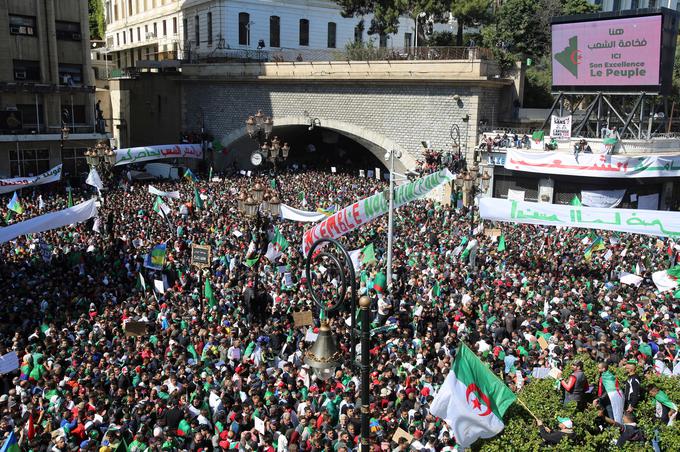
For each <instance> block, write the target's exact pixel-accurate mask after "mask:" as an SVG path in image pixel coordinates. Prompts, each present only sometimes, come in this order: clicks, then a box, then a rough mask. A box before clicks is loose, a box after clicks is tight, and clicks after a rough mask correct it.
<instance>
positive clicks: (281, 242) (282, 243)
mask: <svg viewBox="0 0 680 452" xmlns="http://www.w3.org/2000/svg"><path fill="white" fill-rule="evenodd" d="M286 248H288V240H286V238H285V237H284V236H283V234H281V231H279V228H275V229H274V237H272V240H271V242H269V245H267V253H266V254H265V255H264V256H265V257H266V258H267V259H269V261H270V262H274V261H275V260H276V259H277V258H278V257H279V256H281V254H283V252H284V251H285V250H286Z"/></svg>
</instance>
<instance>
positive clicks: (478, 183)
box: [455, 165, 491, 223]
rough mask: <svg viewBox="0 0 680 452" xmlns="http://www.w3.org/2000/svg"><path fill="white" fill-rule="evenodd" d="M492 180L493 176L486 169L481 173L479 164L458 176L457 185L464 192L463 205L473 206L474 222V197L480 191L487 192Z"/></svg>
mask: <svg viewBox="0 0 680 452" xmlns="http://www.w3.org/2000/svg"><path fill="white" fill-rule="evenodd" d="M490 182H491V176H489V173H488V172H487V171H486V170H484V172H483V173H482V174H480V171H479V168H478V167H477V165H475V166H473V167H472V168H470V170H469V171H465V172H463V174H462V177H457V178H456V182H455V184H456V187H457V188H458V189H459V190H462V192H463V205H464V206H465V207H471V208H472V212H473V217H472V220H473V221H472V222H473V223H474V220H475V218H474V215H475V211H474V199H475V197H476V196H477V194H479V193H486V192H487V190H488V189H489V184H490Z"/></svg>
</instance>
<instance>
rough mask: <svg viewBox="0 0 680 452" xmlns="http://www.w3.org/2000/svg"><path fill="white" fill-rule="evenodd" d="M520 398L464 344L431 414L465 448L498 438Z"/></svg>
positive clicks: (437, 396) (433, 402) (436, 398)
mask: <svg viewBox="0 0 680 452" xmlns="http://www.w3.org/2000/svg"><path fill="white" fill-rule="evenodd" d="M516 398H517V396H515V394H513V392H512V391H511V390H510V389H509V388H508V387H507V386H505V384H504V383H503V382H502V381H501V380H500V379H499V378H498V377H497V376H496V375H494V373H493V372H492V371H491V370H490V369H489V368H488V367H487V366H485V365H484V364H483V363H482V362H481V361H480V359H479V358H478V357H477V356H476V355H475V354H474V352H473V351H472V350H470V349H469V348H468V347H467V346H466V345H465V344H461V345H460V347H458V353H457V354H456V359H455V360H454V362H453V367H452V368H451V371H450V372H449V375H448V376H447V377H446V380H444V384H442V386H441V388H439V390H438V391H437V394H436V395H435V396H434V400H433V401H432V404H431V405H430V413H432V414H433V415H434V416H437V417H440V418H442V419H444V420H445V421H446V423H447V424H448V425H449V427H450V428H451V430H452V432H453V434H454V435H455V437H456V441H457V442H458V444H460V445H461V446H462V447H470V446H472V444H473V443H474V442H475V441H477V440H478V439H479V438H492V437H494V436H496V435H498V434H499V433H500V432H501V431H503V428H504V427H505V425H504V424H503V415H504V414H505V411H506V410H507V409H508V408H509V407H510V405H512V404H513V402H514V401H515V399H516Z"/></svg>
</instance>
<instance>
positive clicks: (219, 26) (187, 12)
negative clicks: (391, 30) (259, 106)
mask: <svg viewBox="0 0 680 452" xmlns="http://www.w3.org/2000/svg"><path fill="white" fill-rule="evenodd" d="M105 16H106V23H107V31H106V47H107V49H108V50H107V51H109V52H112V54H113V62H114V64H115V65H116V66H118V67H119V68H131V67H144V66H145V64H144V63H142V64H138V63H137V62H138V61H164V60H165V61H167V60H175V59H182V60H191V59H203V58H211V57H214V58H220V57H238V56H241V57H245V56H247V57H248V58H253V57H254V58H257V57H258V53H257V52H260V55H261V58H260V59H263V60H264V59H267V58H268V55H269V52H276V51H285V50H297V51H298V54H299V59H301V60H304V61H308V60H316V59H320V60H323V59H325V60H329V59H331V58H328V57H327V56H328V55H329V54H330V53H332V52H334V51H336V50H344V49H345V47H346V45H347V44H350V43H354V42H365V43H367V42H369V41H372V44H373V45H374V46H375V47H384V48H399V49H408V48H410V47H413V46H416V45H417V39H416V30H415V23H414V21H413V20H411V19H408V18H403V19H402V20H401V23H400V26H399V31H398V33H397V34H394V35H388V36H369V35H368V33H367V30H368V27H369V25H370V20H371V17H370V16H366V17H364V18H345V17H342V15H341V9H340V7H339V6H338V5H337V4H336V3H335V2H333V1H330V0H105ZM451 26H452V25H451V24H435V26H434V29H435V30H448V29H450V27H451ZM420 28H421V29H419V30H418V34H419V35H421V37H422V34H423V30H422V27H420ZM294 57H297V54H296V55H294ZM272 58H276V56H274V57H272ZM272 58H270V59H272ZM147 67H148V66H147Z"/></svg>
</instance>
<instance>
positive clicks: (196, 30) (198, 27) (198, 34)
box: [194, 16, 201, 46]
mask: <svg viewBox="0 0 680 452" xmlns="http://www.w3.org/2000/svg"><path fill="white" fill-rule="evenodd" d="M194 39H195V40H196V45H197V46H199V45H201V24H200V23H199V21H198V16H195V17H194Z"/></svg>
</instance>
